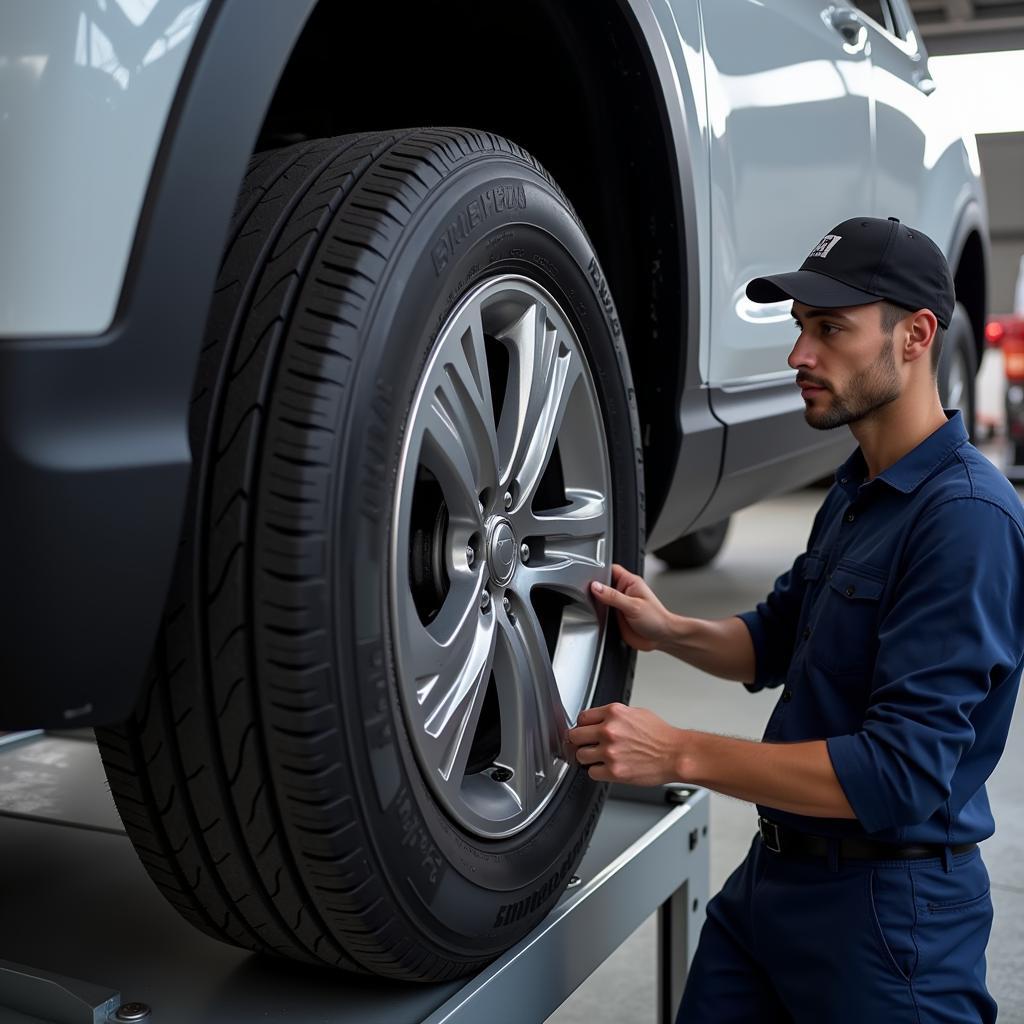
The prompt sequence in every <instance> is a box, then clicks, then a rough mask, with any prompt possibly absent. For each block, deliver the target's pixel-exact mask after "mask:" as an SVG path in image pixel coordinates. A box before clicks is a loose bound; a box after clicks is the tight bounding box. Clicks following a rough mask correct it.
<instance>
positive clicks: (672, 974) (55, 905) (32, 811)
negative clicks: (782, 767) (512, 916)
mask: <svg viewBox="0 0 1024 1024" xmlns="http://www.w3.org/2000/svg"><path fill="white" fill-rule="evenodd" d="M708 803H709V801H708V794H707V792H706V791H705V790H702V789H698V788H694V787H689V786H682V785H673V786H663V787H656V788H651V789H640V788H634V787H613V788H612V791H611V793H610V798H609V800H608V802H607V804H606V807H605V810H604V812H603V814H602V815H601V819H600V822H599V824H598V826H597V829H596V831H595V833H594V838H593V840H592V842H591V844H590V847H589V849H588V851H587V853H586V855H585V857H584V859H583V862H582V864H581V866H580V868H579V869H578V870H579V875H578V878H577V877H574V879H573V881H572V883H570V887H569V888H568V889H567V890H566V892H565V893H564V895H563V896H562V898H561V900H560V901H559V902H558V904H557V905H556V906H555V908H554V909H553V910H552V912H551V913H550V914H549V915H548V916H547V917H546V918H545V919H544V921H542V922H541V923H540V924H539V925H538V926H537V928H536V929H535V930H534V931H533V932H532V933H531V934H529V935H528V936H526V937H525V938H524V939H523V940H522V941H521V942H520V943H518V944H517V945H516V946H514V947H513V948H512V949H510V950H509V951H508V952H507V953H505V954H504V955H503V956H502V957H500V958H499V959H497V960H495V961H494V962H493V963H492V964H491V965H490V966H489V967H487V968H486V970H484V971H483V972H481V973H480V974H477V975H475V976H473V977H470V978H463V979H460V980H458V981H454V982H447V983H444V984H435V985H416V984H403V983H396V982H394V981H388V980H384V979H375V978H364V977H352V976H350V975H339V974H337V973H334V972H331V971H328V970H320V969H317V968H313V967H306V966H304V965H301V964H295V963H291V962H287V961H278V960H271V959H269V958H267V957H262V956H256V955H254V954H252V953H248V952H246V951H244V950H240V949H235V948H233V947H231V946H227V945H224V944H223V943H220V942H217V941H216V940H214V939H211V938H208V937H207V936H205V935H203V934H202V933H200V932H198V931H196V930H195V929H194V928H192V927H191V926H190V925H188V924H187V923H186V922H185V921H184V920H183V919H181V918H180V917H179V916H178V914H177V913H176V912H175V911H174V910H173V909H172V908H171V907H170V906H169V905H168V904H167V903H166V902H165V901H164V899H163V897H162V896H161V895H160V893H159V892H158V891H157V889H156V887H155V886H154V885H153V883H152V882H151V881H150V879H149V877H148V876H147V875H146V873H145V871H144V869H143V867H142V865H141V864H140V862H139V860H138V858H137V857H136V855H135V852H134V850H133V848H132V846H131V843H130V842H129V840H128V837H127V836H126V834H125V832H124V829H123V827H122V825H121V821H120V818H119V817H118V815H117V811H116V810H115V808H114V805H113V801H112V800H111V797H110V794H109V792H108V791H107V787H106V780H105V778H104V776H103V771H102V767H101V765H100V761H99V755H98V753H97V751H96V747H95V745H94V743H93V742H92V738H91V733H89V732H86V731H79V732H77V733H61V734H52V733H32V734H21V735H8V736H2V735H0V1024H39V1022H46V1024H108V1022H109V1024H125V1022H126V1021H137V1022H145V1024H257V1022H266V1021H274V1022H287V1024H481V1022H486V1024H532V1022H537V1024H540V1022H542V1021H544V1020H546V1019H547V1018H548V1016H550V1014H552V1013H553V1012H554V1011H555V1010H556V1009H557V1008H558V1006H559V1005H561V1004H562V1003H563V1002H564V1001H565V1000H566V999H567V998H568V997H569V996H570V995H571V994H572V993H573V992H574V991H575V990H576V988H578V987H579V985H580V984H581V983H582V982H583V981H584V980H586V978H587V977H588V976H589V975H590V974H592V973H593V972H594V971H595V970H596V969H597V968H598V967H599V966H600V965H601V963H603V962H604V961H605V960H606V959H607V958H608V956H610V955H611V953H613V952H614V951H615V949H616V948H617V947H618V946H620V945H621V944H622V943H623V942H624V941H625V940H626V939H627V938H628V937H629V936H630V935H631V934H632V933H633V932H634V931H635V930H636V929H637V928H638V927H639V926H640V925H641V924H642V923H643V922H644V921H645V920H646V919H647V918H648V917H649V916H651V915H652V914H654V913H657V915H658V962H657V963H656V964H654V965H652V968H653V969H652V975H653V979H654V980H653V982H652V983H654V984H656V985H657V1015H658V1016H657V1019H658V1024H672V1022H673V1021H674V1019H675V1013H676V1009H677V1007H678V1005H679V1000H680V997H681V994H682V987H683V984H684V982H685V976H686V969H687V965H688V964H689V961H690V959H691V958H692V956H693V950H694V946H695V943H696V938H697V934H698V931H699V929H700V925H701V923H702V921H703V919H704V906H705V902H706V900H707V896H708V874H709V841H708Z"/></svg>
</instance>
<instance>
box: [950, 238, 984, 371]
mask: <svg viewBox="0 0 1024 1024" xmlns="http://www.w3.org/2000/svg"><path fill="white" fill-rule="evenodd" d="M954 251H955V252H957V257H956V263H955V264H954V269H953V284H954V287H955V290H956V297H957V301H958V302H962V303H963V304H964V307H965V309H966V310H967V316H968V317H969V319H970V321H971V330H972V331H973V332H974V343H975V346H976V352H975V355H976V360H975V366H978V367H980V366H981V357H982V355H983V354H984V347H985V319H986V316H987V311H988V247H987V244H986V242H985V236H984V233H983V229H982V228H981V226H980V225H979V224H976V223H974V222H973V221H968V223H967V225H966V226H965V230H964V232H963V233H962V237H961V239H960V241H959V244H958V246H957V248H956V249H954Z"/></svg>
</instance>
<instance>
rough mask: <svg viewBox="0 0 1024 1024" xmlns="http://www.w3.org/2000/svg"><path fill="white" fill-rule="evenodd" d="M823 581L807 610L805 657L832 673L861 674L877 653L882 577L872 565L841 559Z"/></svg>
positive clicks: (883, 583)
mask: <svg viewBox="0 0 1024 1024" xmlns="http://www.w3.org/2000/svg"><path fill="white" fill-rule="evenodd" d="M826 584H827V586H825V587H823V588H822V592H821V596H820V597H819V598H818V600H817V603H816V605H815V608H814V610H813V611H812V613H811V622H810V627H811V641H810V646H809V648H808V651H807V657H808V659H809V661H810V662H811V664H812V665H814V666H816V667H818V668H820V669H823V670H824V671H826V672H828V673H830V674H832V675H851V674H857V675H863V674H864V673H866V672H868V671H869V670H870V669H871V668H872V666H873V665H874V661H875V655H876V654H877V653H878V625H879V622H878V620H879V607H880V604H881V598H882V592H883V591H884V590H885V584H886V577H885V575H884V574H883V573H882V572H881V571H880V570H878V569H876V568H875V567H874V566H871V565H866V564H863V563H859V562H852V561H845V560H842V559H841V560H840V561H839V562H838V563H837V564H836V566H835V568H834V569H833V570H832V571H831V572H830V573H829V574H828V576H827V578H826Z"/></svg>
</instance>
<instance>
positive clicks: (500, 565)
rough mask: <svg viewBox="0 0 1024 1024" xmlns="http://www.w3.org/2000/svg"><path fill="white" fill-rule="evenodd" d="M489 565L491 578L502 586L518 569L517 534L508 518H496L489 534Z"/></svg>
mask: <svg viewBox="0 0 1024 1024" xmlns="http://www.w3.org/2000/svg"><path fill="white" fill-rule="evenodd" d="M487 566H488V568H489V569H490V571H491V578H492V579H493V580H494V581H495V582H496V583H499V584H501V585H502V586H504V585H505V584H506V583H508V581H509V580H510V579H512V574H513V573H514V572H515V571H516V535H515V534H514V533H513V532H512V526H511V525H510V524H509V521H508V520H507V519H495V521H494V524H493V526H492V527H491V531H490V533H489V534H488V537H487Z"/></svg>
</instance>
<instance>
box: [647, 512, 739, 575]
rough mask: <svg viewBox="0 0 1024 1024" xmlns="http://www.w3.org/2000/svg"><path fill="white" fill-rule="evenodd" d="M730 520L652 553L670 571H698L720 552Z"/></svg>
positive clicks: (726, 519)
mask: <svg viewBox="0 0 1024 1024" xmlns="http://www.w3.org/2000/svg"><path fill="white" fill-rule="evenodd" d="M730 522H731V518H730V517H729V516H726V518H725V519H720V520H719V521H718V522H717V523H709V524H708V525H707V526H702V527H701V528H700V529H699V530H694V531H693V533H688V534H686V535H685V536H683V537H680V538H679V539H678V540H674V541H672V543H670V544H666V545H665V546H664V547H662V548H658V550H657V551H655V552H654V553H655V554H656V555H657V556H658V558H660V559H661V560H662V561H663V562H666V563H667V564H668V565H669V567H670V568H672V569H698V568H700V567H701V566H704V565H708V564H710V563H711V562H712V561H713V560H714V558H715V557H716V556H717V555H718V552H719V551H721V550H722V545H723V544H725V537H726V534H727V533H728V532H729V523H730Z"/></svg>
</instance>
